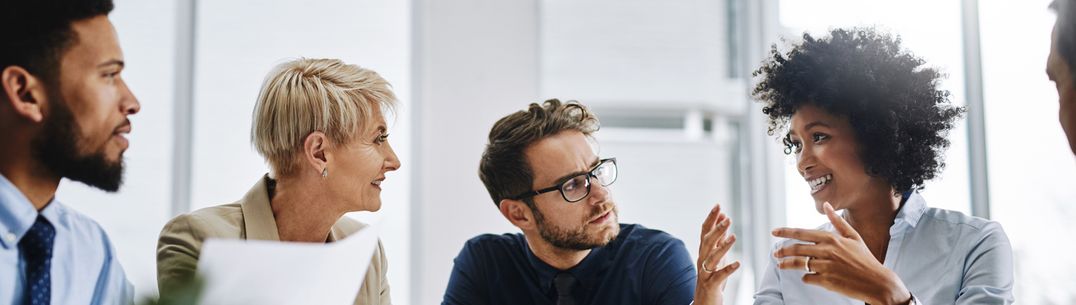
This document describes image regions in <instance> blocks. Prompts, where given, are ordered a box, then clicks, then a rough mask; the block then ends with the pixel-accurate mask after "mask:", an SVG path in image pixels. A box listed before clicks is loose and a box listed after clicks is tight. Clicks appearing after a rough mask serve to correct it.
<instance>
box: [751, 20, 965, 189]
mask: <svg viewBox="0 0 1076 305" xmlns="http://www.w3.org/2000/svg"><path fill="white" fill-rule="evenodd" d="M754 75H755V76H761V77H762V79H761V81H760V82H759V83H758V85H757V86H756V87H755V89H754V91H753V95H754V96H755V98H757V99H758V100H759V101H760V102H761V103H763V107H762V112H763V113H764V114H766V115H767V116H768V118H769V134H770V135H771V136H772V135H775V134H777V133H779V132H781V133H783V131H785V130H787V127H788V123H789V120H790V119H791V117H792V115H793V114H794V113H795V112H796V111H797V110H798V109H799V108H800V107H803V106H804V105H814V106H816V107H819V108H820V109H822V110H824V111H826V112H828V113H830V114H833V115H836V116H838V117H842V118H845V119H847V120H848V122H849V123H850V124H851V126H852V129H853V130H854V131H855V140H856V143H857V145H858V149H857V152H858V154H859V157H860V159H861V160H863V163H864V167H865V168H866V169H867V174H868V175H871V176H873V177H880V178H883V179H885V180H886V181H887V182H888V183H889V184H890V185H892V186H893V188H894V189H895V191H896V192H898V193H904V192H908V191H911V190H920V189H922V188H923V182H924V181H926V180H930V179H933V178H934V177H935V176H936V175H937V174H938V173H939V172H940V171H941V169H942V168H944V166H945V161H944V159H943V156H944V151H945V149H946V148H947V147H949V140H948V139H946V137H947V136H948V131H949V130H950V129H952V128H953V124H954V123H955V121H956V120H957V119H958V118H960V116H961V115H962V114H963V113H964V108H963V107H956V106H953V105H951V104H950V103H949V92H948V91H946V90H942V89H940V88H939V83H940V82H941V80H942V78H943V75H942V74H941V73H940V72H938V70H937V69H935V68H932V67H927V66H925V61H924V60H923V59H921V58H919V57H916V56H914V55H912V54H911V53H910V52H908V51H906V50H904V49H902V48H901V39H900V37H893V36H891V35H889V34H885V33H880V32H878V31H876V30H875V29H873V28H853V29H834V30H831V31H830V32H829V36H827V37H823V38H821V39H818V38H815V37H812V36H811V35H810V34H806V33H805V34H803V42H802V43H800V44H798V45H795V46H793V47H792V49H791V50H790V51H788V53H787V54H782V53H781V52H779V51H778V50H777V46H776V45H774V46H773V47H772V49H771V51H770V57H769V58H767V59H766V61H765V62H764V63H763V65H762V67H761V68H759V69H758V70H757V71H755V72H754ZM778 136H779V137H780V138H782V139H783V142H784V145H785V153H786V154H788V153H791V152H792V150H793V146H792V143H791V141H790V139H789V138H788V135H787V134H779V135H778Z"/></svg>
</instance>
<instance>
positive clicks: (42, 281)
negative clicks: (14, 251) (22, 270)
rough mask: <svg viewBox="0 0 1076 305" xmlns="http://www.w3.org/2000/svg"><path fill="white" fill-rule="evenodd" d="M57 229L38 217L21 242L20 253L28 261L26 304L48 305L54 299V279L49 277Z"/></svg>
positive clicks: (43, 218)
mask: <svg viewBox="0 0 1076 305" xmlns="http://www.w3.org/2000/svg"><path fill="white" fill-rule="evenodd" d="M55 240H56V229H55V228H53V227H52V224H50V223H49V221H48V220H46V219H45V217H42V216H41V215H38V216H37V220H35V221H34V225H33V226H31V227H30V232H27V233H26V236H23V237H22V240H20V241H19V252H22V257H23V259H25V260H26V284H27V285H26V295H25V297H26V299H25V300H26V303H25V304H28V305H48V304H49V301H50V298H51V297H52V291H51V287H52V278H51V277H50V276H49V273H50V271H49V270H50V269H51V261H52V244H53V242H54V241H55Z"/></svg>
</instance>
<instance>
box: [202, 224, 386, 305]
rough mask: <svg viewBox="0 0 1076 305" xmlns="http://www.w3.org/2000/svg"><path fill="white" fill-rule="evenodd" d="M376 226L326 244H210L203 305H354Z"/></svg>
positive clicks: (374, 242) (373, 247) (205, 258)
mask: <svg viewBox="0 0 1076 305" xmlns="http://www.w3.org/2000/svg"><path fill="white" fill-rule="evenodd" d="M378 227H379V226H378V225H376V224H375V225H369V226H366V227H364V228H362V229H361V230H359V231H358V232H356V233H354V234H351V235H350V236H348V237H347V238H345V239H343V240H338V241H336V242H333V243H328V244H315V243H296V242H274V241H260V240H234V239H209V240H206V242H205V246H204V247H203V248H202V253H201V257H200V258H199V261H198V272H199V274H200V275H201V276H202V277H203V279H205V289H203V291H202V296H201V299H200V302H199V304H204V305H217V304H222V305H223V304H228V305H233V304H325V305H333V304H339V305H346V304H353V303H354V301H355V296H356V295H357V294H358V292H359V287H361V286H362V281H363V279H364V278H365V277H366V269H367V268H368V267H369V266H370V259H372V258H373V255H374V251H375V250H376V248H377V236H378Z"/></svg>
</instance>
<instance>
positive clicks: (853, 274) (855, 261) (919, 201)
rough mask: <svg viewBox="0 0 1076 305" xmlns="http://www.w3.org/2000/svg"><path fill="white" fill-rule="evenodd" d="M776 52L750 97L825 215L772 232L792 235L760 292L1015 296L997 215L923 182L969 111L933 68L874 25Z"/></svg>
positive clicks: (821, 296) (849, 300)
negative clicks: (974, 210)
mask: <svg viewBox="0 0 1076 305" xmlns="http://www.w3.org/2000/svg"><path fill="white" fill-rule="evenodd" d="M770 55H771V56H770V57H769V58H768V59H767V60H766V61H765V62H764V63H763V65H762V67H761V68H759V69H758V70H757V71H756V72H755V76H759V77H760V78H761V80H760V82H759V83H758V85H757V87H755V90H754V95H755V97H756V98H757V99H758V100H760V101H761V103H762V104H763V106H762V112H763V113H765V114H766V115H767V116H768V118H769V133H770V135H776V136H778V137H779V138H780V139H781V140H782V141H783V143H784V146H785V153H787V154H793V155H795V157H796V161H797V171H798V172H799V173H800V175H801V176H803V178H804V180H805V182H806V183H807V184H808V185H809V186H810V192H811V193H810V195H811V197H814V201H815V208H816V209H817V210H818V212H819V213H823V214H826V215H827V216H828V217H829V220H830V223H827V224H824V225H822V226H820V227H819V228H817V229H815V230H808V229H796V228H778V229H776V230H774V231H773V235H774V236H777V237H782V238H787V239H785V240H782V241H781V242H779V243H778V244H777V245H776V246H775V247H774V248H775V252H774V253H773V257H772V259H771V263H770V267H769V268H768V270H766V273H764V274H763V279H762V284H761V286H760V287H759V290H758V292H757V293H756V294H755V304H785V303H789V304H863V303H864V302H865V303H868V304H875V305H877V304H973V303H974V304H1009V303H1012V302H1013V296H1012V288H1013V262H1012V247H1011V246H1010V245H1009V240H1008V237H1006V235H1005V232H1004V231H1003V230H1002V228H1001V226H1000V225H999V224H998V223H997V222H993V221H990V220H986V219H982V218H977V217H972V216H968V215H964V214H962V213H960V212H954V211H948V210H943V209H937V208H930V207H928V206H927V203H926V201H925V200H924V199H923V197H922V196H920V195H919V194H918V193H917V191H919V190H921V189H923V184H924V182H925V181H927V180H930V179H932V178H934V177H935V176H937V175H938V172H939V171H940V170H941V169H942V168H943V167H944V165H945V162H944V160H943V155H944V150H945V149H946V148H947V147H948V146H949V141H948V140H947V139H946V137H947V136H948V132H949V130H950V129H952V128H953V124H954V122H955V121H956V120H957V119H958V118H960V116H961V115H962V114H963V111H964V109H963V108H961V107H956V106H953V105H951V104H950V103H949V93H948V92H947V91H945V90H942V89H939V83H940V82H941V79H942V75H941V73H939V72H938V70H936V69H934V68H931V67H928V66H926V65H925V62H924V61H923V60H922V59H920V58H919V57H916V56H914V55H912V54H911V53H909V52H908V51H906V50H904V49H903V48H902V47H901V41H900V39H899V38H894V37H892V36H890V35H887V34H884V33H880V32H877V31H875V30H874V29H871V28H856V29H850V30H848V29H835V30H832V31H830V32H829V35H828V36H826V37H822V38H815V37H812V36H811V35H809V34H804V35H803V42H802V43H800V44H797V45H794V46H793V47H792V50H790V51H788V52H787V53H781V52H779V51H778V50H777V47H776V46H774V48H773V49H772V51H771V54H770ZM837 210H844V213H842V214H837V212H836V211H837Z"/></svg>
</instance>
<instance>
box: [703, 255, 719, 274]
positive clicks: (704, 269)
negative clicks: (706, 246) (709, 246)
mask: <svg viewBox="0 0 1076 305" xmlns="http://www.w3.org/2000/svg"><path fill="white" fill-rule="evenodd" d="M709 260H710V258H709V257H707V258H706V259H704V260H702V271H705V272H706V273H714V271H717V270H710V269H708V268H706V263H708V261H709Z"/></svg>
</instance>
